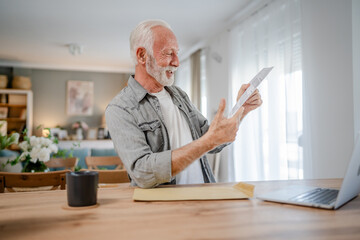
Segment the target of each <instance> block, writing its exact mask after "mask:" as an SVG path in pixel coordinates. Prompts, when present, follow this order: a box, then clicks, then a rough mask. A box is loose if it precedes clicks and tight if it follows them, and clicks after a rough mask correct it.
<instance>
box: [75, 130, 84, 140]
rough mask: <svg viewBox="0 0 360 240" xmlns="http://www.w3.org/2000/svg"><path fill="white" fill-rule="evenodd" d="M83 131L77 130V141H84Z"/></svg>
mask: <svg viewBox="0 0 360 240" xmlns="http://www.w3.org/2000/svg"><path fill="white" fill-rule="evenodd" d="M83 138H84V137H83V130H82V128H78V129H76V140H83Z"/></svg>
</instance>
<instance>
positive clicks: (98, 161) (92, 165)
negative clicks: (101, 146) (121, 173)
mask: <svg viewBox="0 0 360 240" xmlns="http://www.w3.org/2000/svg"><path fill="white" fill-rule="evenodd" d="M85 162H86V165H87V166H88V169H90V170H91V169H94V170H99V168H98V166H113V165H116V168H115V169H114V170H120V169H123V168H124V164H123V163H122V161H121V160H120V158H119V157H118V156H87V157H85Z"/></svg>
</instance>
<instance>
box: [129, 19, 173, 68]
mask: <svg viewBox="0 0 360 240" xmlns="http://www.w3.org/2000/svg"><path fill="white" fill-rule="evenodd" d="M156 26H163V27H166V28H168V29H170V30H172V29H171V27H170V25H169V24H168V23H167V22H165V21H163V20H159V19H153V20H152V19H151V20H145V21H142V22H140V23H139V24H138V25H137V26H136V27H135V29H134V30H133V31H132V32H131V34H130V55H131V58H132V59H133V61H134V63H135V65H137V64H138V62H137V57H136V50H137V49H138V48H139V47H143V48H145V49H146V52H148V53H150V54H153V45H154V38H153V32H152V30H151V29H152V28H153V27H156Z"/></svg>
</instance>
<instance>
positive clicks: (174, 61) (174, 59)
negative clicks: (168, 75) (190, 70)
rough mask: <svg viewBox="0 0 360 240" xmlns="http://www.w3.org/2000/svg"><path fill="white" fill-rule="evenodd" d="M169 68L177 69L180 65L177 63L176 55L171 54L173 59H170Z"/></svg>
mask: <svg viewBox="0 0 360 240" xmlns="http://www.w3.org/2000/svg"><path fill="white" fill-rule="evenodd" d="M170 64H171V66H173V67H179V65H180V62H179V57H178V55H177V54H173V57H172V59H171V62H170Z"/></svg>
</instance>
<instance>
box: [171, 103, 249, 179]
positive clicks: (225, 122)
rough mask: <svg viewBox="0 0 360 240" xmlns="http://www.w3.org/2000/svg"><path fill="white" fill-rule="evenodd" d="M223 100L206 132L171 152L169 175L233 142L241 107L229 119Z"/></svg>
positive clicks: (242, 110)
mask: <svg viewBox="0 0 360 240" xmlns="http://www.w3.org/2000/svg"><path fill="white" fill-rule="evenodd" d="M224 110H225V99H221V102H220V105H219V109H218V111H217V113H216V115H215V118H214V120H213V121H212V122H211V125H210V127H209V129H208V131H207V132H206V133H205V135H203V136H202V137H200V138H198V139H196V140H195V141H193V142H191V143H189V144H187V145H185V146H183V147H181V148H178V149H175V150H173V151H171V174H172V176H175V175H176V174H178V173H179V172H181V171H182V170H184V169H185V168H186V167H187V166H189V165H190V164H191V163H192V162H194V161H195V160H196V159H198V158H199V157H201V156H202V155H204V154H205V153H207V152H209V151H211V150H212V149H214V148H215V147H217V146H220V145H221V144H224V143H228V142H233V141H234V140H235V137H236V133H237V131H238V128H239V124H240V119H241V118H242V114H243V112H244V107H241V108H240V109H239V110H238V111H237V112H236V113H235V114H234V116H232V117H231V118H226V117H224Z"/></svg>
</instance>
